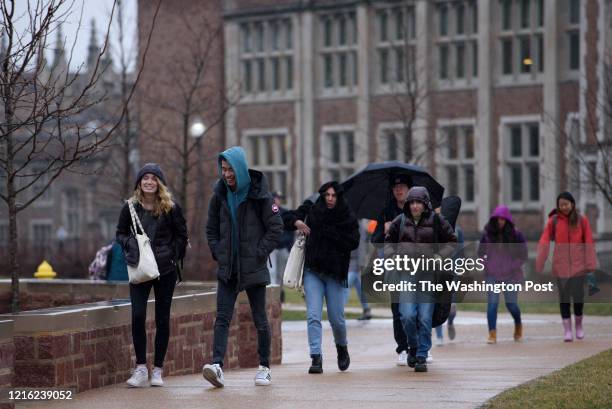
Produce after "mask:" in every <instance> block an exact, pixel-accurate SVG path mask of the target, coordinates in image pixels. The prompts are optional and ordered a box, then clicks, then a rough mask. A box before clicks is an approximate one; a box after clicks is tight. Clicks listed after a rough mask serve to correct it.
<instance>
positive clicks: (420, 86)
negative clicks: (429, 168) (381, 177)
mask: <svg viewBox="0 0 612 409" xmlns="http://www.w3.org/2000/svg"><path fill="white" fill-rule="evenodd" d="M381 12H383V13H384V11H381ZM415 13H416V10H415V6H414V3H413V2H400V3H399V6H398V7H397V8H394V9H393V12H392V13H388V14H387V16H389V17H390V16H393V17H394V18H395V20H396V24H397V32H396V33H392V34H391V33H387V34H386V35H387V37H388V41H389V43H390V44H391V46H390V47H388V48H381V49H380V50H379V53H378V55H377V57H376V58H377V60H378V72H377V74H378V77H379V78H378V81H379V82H380V83H381V86H384V87H387V88H388V89H389V91H390V93H389V99H390V102H388V103H385V104H384V105H380V106H375V107H374V109H375V110H376V109H378V110H381V112H380V113H381V114H383V115H385V116H387V117H391V118H392V119H393V121H394V122H399V123H400V126H399V129H394V131H396V132H397V131H399V132H398V134H399V136H401V139H402V141H401V143H399V142H400V141H397V140H395V142H396V146H395V149H393V150H394V151H395V155H397V159H398V160H401V161H405V162H411V163H415V164H425V162H426V161H427V159H428V158H429V156H430V155H431V154H432V153H433V151H434V150H435V149H436V148H437V147H438V146H439V145H440V141H437V142H435V143H434V142H432V141H429V140H428V143H427V144H426V145H424V146H422V149H417V146H416V145H415V139H414V138H415V134H416V133H417V132H418V131H419V130H423V131H425V132H427V130H428V125H427V124H428V123H429V118H428V117H427V113H426V111H427V110H426V105H427V104H428V101H429V97H430V95H429V86H428V84H427V82H426V79H427V77H428V76H427V75H426V73H425V72H424V71H425V69H426V68H425V65H424V64H423V65H422V66H421V65H420V64H419V58H420V57H419V56H418V55H417V45H416V41H417V33H416V24H415V19H416V15H415ZM385 29H386V28H385ZM392 37H393V38H392ZM393 60H394V61H395V65H392V64H391V61H393ZM419 127H420V128H419ZM396 135H397V134H396ZM393 138H395V136H393ZM391 148H393V147H391ZM391 153H393V152H391ZM378 159H379V160H382V159H388V158H387V157H383V156H382V155H381V154H380V153H379V155H378Z"/></svg>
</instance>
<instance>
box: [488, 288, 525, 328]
mask: <svg viewBox="0 0 612 409" xmlns="http://www.w3.org/2000/svg"><path fill="white" fill-rule="evenodd" d="M498 282H501V281H497V280H495V279H494V278H493V277H487V283H488V284H494V283H498ZM517 300H518V293H517V292H516V291H504V301H505V302H506V308H507V309H508V312H510V314H511V315H512V318H514V323H515V324H520V323H521V310H520V309H519V306H518V303H517ZM498 305H499V293H494V292H493V291H489V292H488V293H487V324H488V326H489V330H493V329H497V307H498Z"/></svg>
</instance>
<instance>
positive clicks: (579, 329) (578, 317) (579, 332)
mask: <svg viewBox="0 0 612 409" xmlns="http://www.w3.org/2000/svg"><path fill="white" fill-rule="evenodd" d="M574 322H575V323H576V339H582V338H584V329H582V315H575V316H574Z"/></svg>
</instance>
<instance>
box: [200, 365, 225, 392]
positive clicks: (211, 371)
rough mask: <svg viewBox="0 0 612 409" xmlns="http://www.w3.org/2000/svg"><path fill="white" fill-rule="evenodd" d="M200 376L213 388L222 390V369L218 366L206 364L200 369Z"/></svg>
mask: <svg viewBox="0 0 612 409" xmlns="http://www.w3.org/2000/svg"><path fill="white" fill-rule="evenodd" d="M202 376H203V377H204V379H206V380H207V381H208V382H210V383H211V384H212V385H213V386H215V387H217V388H223V386H224V385H225V380H224V379H223V369H221V366H220V365H219V364H206V365H204V367H203V368H202Z"/></svg>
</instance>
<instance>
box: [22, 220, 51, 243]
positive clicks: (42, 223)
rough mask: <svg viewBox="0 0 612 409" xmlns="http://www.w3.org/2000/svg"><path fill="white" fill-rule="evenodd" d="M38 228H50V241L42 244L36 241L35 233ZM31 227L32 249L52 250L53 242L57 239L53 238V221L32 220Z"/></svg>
mask: <svg viewBox="0 0 612 409" xmlns="http://www.w3.org/2000/svg"><path fill="white" fill-rule="evenodd" d="M37 226H45V227H49V241H48V242H47V243H43V244H40V243H38V242H37V241H36V237H35V232H36V227H37ZM29 227H30V229H29V230H30V232H29V233H30V234H29V237H28V239H29V242H30V247H33V248H36V249H44V250H49V249H51V247H52V245H53V241H54V239H55V237H54V236H53V219H31V220H30V226H29Z"/></svg>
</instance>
